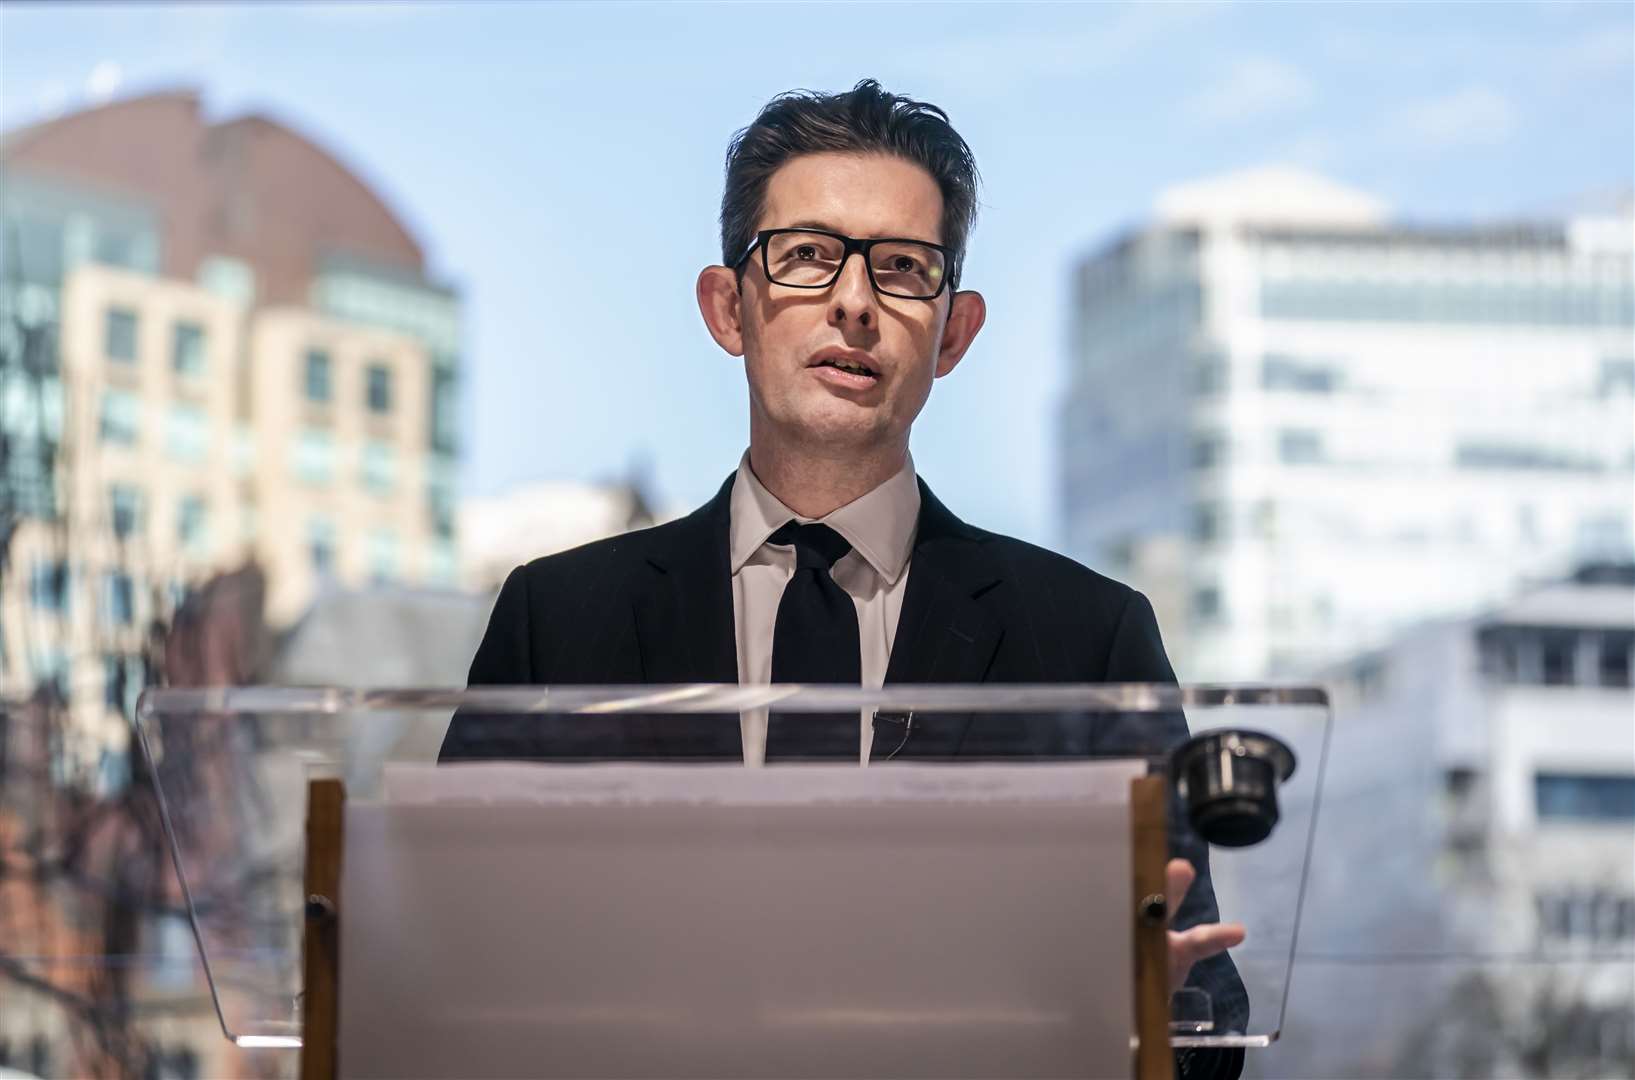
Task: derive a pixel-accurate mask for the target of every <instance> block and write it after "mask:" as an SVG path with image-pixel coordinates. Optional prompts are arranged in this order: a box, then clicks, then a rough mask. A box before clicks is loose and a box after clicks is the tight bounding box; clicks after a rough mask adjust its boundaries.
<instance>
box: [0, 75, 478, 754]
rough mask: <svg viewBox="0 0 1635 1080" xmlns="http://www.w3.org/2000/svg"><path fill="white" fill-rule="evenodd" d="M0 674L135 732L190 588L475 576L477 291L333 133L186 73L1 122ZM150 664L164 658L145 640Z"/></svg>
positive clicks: (273, 612)
mask: <svg viewBox="0 0 1635 1080" xmlns="http://www.w3.org/2000/svg"><path fill="white" fill-rule="evenodd" d="M0 183H3V187H0V215H3V218H0V228H3V232H0V236H3V242H4V247H3V251H0V268H3V271H4V274H3V280H0V302H3V306H4V310H3V312H0V418H3V421H4V423H3V437H4V446H3V450H4V454H3V455H0V458H3V467H0V680H3V687H4V690H3V696H11V697H18V696H22V695H24V694H28V693H31V692H33V690H34V689H35V688H36V687H37V686H40V685H42V684H44V685H47V686H49V687H50V688H51V689H52V690H53V691H54V692H55V694H56V696H57V697H59V698H60V699H62V700H64V701H65V702H66V703H67V705H68V707H69V709H70V712H71V714H72V716H73V718H74V723H73V724H72V725H71V730H72V731H73V732H75V733H77V734H76V736H75V737H76V738H79V739H82V740H83V743H84V748H83V753H81V754H76V753H75V751H74V748H73V747H65V748H64V750H65V754H64V761H65V762H73V761H75V760H76V758H77V759H79V760H80V761H81V763H82V764H83V763H84V762H86V761H88V760H90V759H91V757H92V755H94V754H95V753H96V752H97V748H105V747H108V746H110V745H113V746H119V745H122V744H123V741H124V734H123V733H124V730H125V724H126V721H125V720H124V719H123V714H124V713H125V712H126V710H128V708H129V706H130V704H131V702H132V701H133V700H134V697H135V695H136V693H137V692H139V690H140V688H141V680H142V676H143V671H144V665H143V662H142V652H143V649H144V647H145V643H146V641H147V639H148V636H149V633H150V627H151V626H152V625H153V624H154V622H155V621H156V620H157V621H160V622H162V621H163V620H164V619H165V618H166V617H167V615H168V612H170V611H171V610H172V609H173V608H174V606H175V605H176V603H177V602H178V601H179V600H180V598H181V596H182V595H183V594H184V593H185V592H186V590H187V589H188V588H189V587H190V586H192V585H194V584H196V583H198V582H199V581H201V580H203V579H205V578H207V577H210V576H213V575H215V574H219V573H221V572H222V571H224V570H228V569H231V568H235V567H239V566H243V565H246V564H251V563H253V564H255V565H256V566H258V567H259V568H260V569H261V571H262V572H263V573H264V574H265V579H266V583H267V584H266V610H267V617H268V619H269V621H270V622H271V623H272V624H273V625H274V626H275V627H278V626H285V625H288V624H290V623H292V622H293V621H294V620H295V619H297V618H298V617H299V616H300V615H301V614H302V613H303V612H304V611H305V610H306V608H307V607H308V606H309V605H310V603H311V601H312V599H313V597H314V596H315V595H316V594H317V592H318V591H319V590H320V589H322V588H323V587H324V586H325V584H326V583H327V582H334V583H335V584H337V585H358V584H364V583H367V582H371V581H387V582H401V583H408V584H447V585H453V584H454V583H455V580H456V575H457V570H458V558H457V554H456V548H455V522H454V503H455V491H454V467H455V454H456V451H457V437H456V430H455V424H456V420H455V416H456V413H455V391H456V388H457V386H458V379H459V369H460V340H461V330H460V303H459V298H458V296H457V294H456V293H455V292H454V291H453V290H452V289H450V288H448V287H447V286H445V285H442V284H440V283H438V282H437V281H435V280H433V279H432V277H431V276H430V274H429V272H428V270H427V268H426V264H425V258H424V255H423V252H422V250H421V248H420V246H419V244H418V242H417V241H416V240H415V239H414V238H413V236H412V235H411V233H410V231H409V230H408V229H407V227H405V226H404V225H403V223H402V222H401V221H400V220H399V219H398V217H397V216H396V215H395V214H394V213H393V212H392V211H391V209H390V208H389V207H388V206H387V205H386V204H385V202H384V201H383V200H382V199H381V197H380V196H379V195H378V194H377V193H376V192H374V191H373V190H372V189H371V188H370V187H369V186H368V185H367V184H366V183H364V182H363V181H362V180H360V179H359V178H358V177H357V176H356V175H355V174H354V173H353V172H352V171H351V170H350V169H348V168H347V167H346V166H345V165H344V164H342V163H341V162H340V161H339V160H337V159H336V158H335V157H334V156H333V155H332V154H331V153H329V152H328V151H326V150H324V149H322V148H321V147H319V146H317V145H316V144H315V143H313V142H312V141H311V140H310V139H308V138H306V137H305V136H303V135H301V134H299V133H297V132H294V131H292V130H290V129H289V128H287V127H284V126H283V125H281V124H278V123H276V122H274V121H271V120H268V119H266V118H263V117H257V116H251V117H244V118H240V119H236V120H231V121H227V122H222V123H213V122H211V121H209V120H207V119H206V118H205V117H204V115H203V114H202V111H201V107H200V102H199V100H198V98H197V96H196V95H193V94H191V93H176V94H159V95H153V96H148V97H141V98H135V99H130V100H126V101H120V102H115V103H113V104H109V105H106V106H103V107H100V108H96V109H91V110H88V111H86V112H81V113H76V114H73V115H69V116H65V117H62V118H59V119H56V120H52V121H50V122H47V123H44V124H41V125H38V126H36V127H32V128H28V129H24V130H21V131H17V132H14V133H11V134H9V135H8V136H7V137H6V138H5V140H4V143H3V144H0ZM150 666H151V665H150Z"/></svg>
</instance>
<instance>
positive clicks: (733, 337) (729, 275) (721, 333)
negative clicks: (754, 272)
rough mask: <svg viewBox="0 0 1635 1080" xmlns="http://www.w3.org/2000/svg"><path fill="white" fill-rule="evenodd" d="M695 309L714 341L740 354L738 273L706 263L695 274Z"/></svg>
mask: <svg viewBox="0 0 1635 1080" xmlns="http://www.w3.org/2000/svg"><path fill="white" fill-rule="evenodd" d="M697 293H698V311H699V314H701V315H703V316H704V325H705V326H707V327H709V330H710V336H711V337H712V338H714V339H715V343H716V344H717V345H719V346H721V348H722V349H723V350H725V351H726V352H727V354H728V355H730V356H742V355H744V320H743V309H742V307H741V300H742V297H741V296H740V295H739V289H738V275H737V274H735V273H734V272H733V271H732V268H731V267H727V266H706V267H705V268H704V269H703V270H701V271H700V272H699V275H698V285H697Z"/></svg>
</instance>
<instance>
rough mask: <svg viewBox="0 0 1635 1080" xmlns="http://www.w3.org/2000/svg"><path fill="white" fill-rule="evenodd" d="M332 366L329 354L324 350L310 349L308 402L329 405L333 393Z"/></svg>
mask: <svg viewBox="0 0 1635 1080" xmlns="http://www.w3.org/2000/svg"><path fill="white" fill-rule="evenodd" d="M330 368H331V364H330V362H329V354H328V353H327V352H325V351H324V350H322V349H308V350H307V359H306V376H305V378H306V395H307V400H308V401H315V402H318V403H320V404H327V403H328V402H329V399H330V393H331V375H332V372H331V370H330Z"/></svg>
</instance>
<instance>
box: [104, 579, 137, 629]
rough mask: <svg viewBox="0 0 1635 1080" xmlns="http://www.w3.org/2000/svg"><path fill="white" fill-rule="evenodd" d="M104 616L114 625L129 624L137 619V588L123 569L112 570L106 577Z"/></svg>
mask: <svg viewBox="0 0 1635 1080" xmlns="http://www.w3.org/2000/svg"><path fill="white" fill-rule="evenodd" d="M104 580H105V582H106V588H105V590H104V597H103V608H102V610H103V618H104V619H105V621H107V622H108V623H109V624H111V625H113V626H129V625H131V624H132V623H134V622H135V621H136V588H135V586H134V585H132V583H131V576H130V575H129V574H127V573H125V572H124V571H123V570H110V571H109V572H108V575H107V577H106V578H105V579H104Z"/></svg>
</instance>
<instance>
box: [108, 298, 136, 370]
mask: <svg viewBox="0 0 1635 1080" xmlns="http://www.w3.org/2000/svg"><path fill="white" fill-rule="evenodd" d="M103 351H105V352H106V353H107V354H108V359H110V360H117V361H119V362H120V363H122V364H130V363H135V362H136V312H134V311H132V310H130V309H129V308H120V307H112V308H109V309H108V321H107V327H106V335H105V340H104V342H103Z"/></svg>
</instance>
